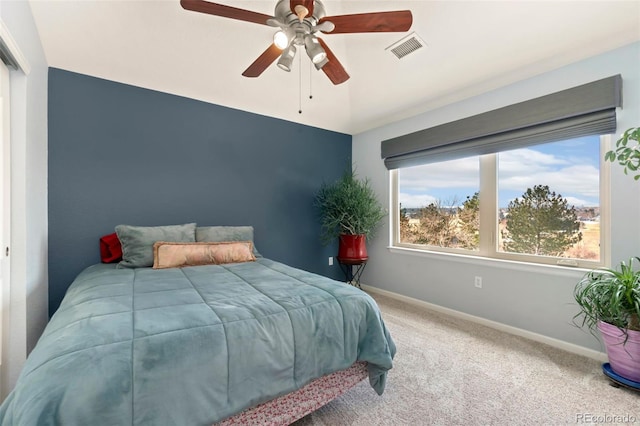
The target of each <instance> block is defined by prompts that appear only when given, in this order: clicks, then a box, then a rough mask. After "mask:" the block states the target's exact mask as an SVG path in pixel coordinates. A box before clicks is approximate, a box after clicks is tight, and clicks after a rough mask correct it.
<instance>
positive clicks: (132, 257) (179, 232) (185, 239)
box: [116, 223, 196, 268]
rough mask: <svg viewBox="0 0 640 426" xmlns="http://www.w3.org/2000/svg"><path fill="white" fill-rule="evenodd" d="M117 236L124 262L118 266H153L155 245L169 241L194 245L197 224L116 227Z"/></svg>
mask: <svg viewBox="0 0 640 426" xmlns="http://www.w3.org/2000/svg"><path fill="white" fill-rule="evenodd" d="M116 234H118V239H119V240H120V244H121V245H122V260H121V261H120V263H119V264H118V265H119V266H124V267H126V268H141V267H147V266H153V243H155V242H156V241H168V242H176V243H193V242H195V240H196V224H195V223H187V224H185V225H169V226H131V225H118V226H116Z"/></svg>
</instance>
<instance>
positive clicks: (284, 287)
mask: <svg viewBox="0 0 640 426" xmlns="http://www.w3.org/2000/svg"><path fill="white" fill-rule="evenodd" d="M194 240H195V237H194ZM249 243H250V242H249ZM188 244H190V245H191V248H193V247H194V246H196V247H199V246H198V245H197V243H192V242H189V243H188ZM248 247H249V248H251V247H252V246H251V245H250V244H249V245H248ZM124 248H125V247H124V245H123V249H124ZM124 251H125V252H126V250H124ZM125 257H126V254H125ZM156 260H157V259H156ZM154 261H155V260H154ZM394 354H395V345H394V343H393V340H392V338H391V336H390V335H389V333H388V331H387V329H386V327H385V325H384V322H383V320H382V317H381V314H380V311H379V310H378V307H377V305H376V303H375V301H374V300H373V299H372V298H371V297H369V296H368V295H367V294H366V293H364V292H363V291H361V290H359V289H357V288H354V287H352V286H349V285H346V284H345V283H341V282H337V281H334V280H331V279H329V278H326V277H323V276H320V275H316V274H312V273H309V272H306V271H303V270H300V269H296V268H293V267H290V266H287V265H285V264H282V263H279V262H276V261H274V260H271V259H267V258H264V257H261V256H254V257H253V259H252V260H249V261H242V262H228V263H223V264H202V265H196V266H180V267H165V268H162V269H157V268H154V267H149V266H146V267H126V268H123V267H122V266H121V265H120V264H96V265H92V266H90V267H88V268H86V269H85V270H84V271H82V272H81V273H80V274H79V275H78V277H77V278H76V279H75V280H74V282H73V283H72V284H71V286H70V287H69V289H68V290H67V293H66V295H65V297H64V299H63V301H62V303H61V305H60V308H59V309H58V310H57V311H56V313H55V314H54V315H53V317H52V318H51V321H50V322H49V324H48V325H47V327H46V329H45V331H44V333H43V335H42V337H41V338H40V340H39V342H38V344H37V345H36V347H35V348H34V350H33V351H32V353H31V354H30V355H29V357H28V359H27V361H26V364H25V366H24V369H23V371H22V372H21V375H20V377H19V379H18V382H17V384H16V387H15V389H14V390H13V391H12V392H11V393H10V395H9V396H8V397H7V399H6V400H5V401H4V403H3V404H2V406H1V407H0V424H2V425H7V426H8V425H21V426H22V425H25V426H26V425H47V424H64V425H86V424H92V425H99V424H114V425H125V424H131V425H165V424H167V425H169V424H170V425H211V424H214V423H217V422H226V423H225V424H239V423H237V420H238V419H239V418H240V419H242V418H243V417H239V416H243V415H244V416H245V417H244V418H245V419H246V418H247V417H246V416H247V415H256V410H258V411H257V412H258V415H261V416H263V417H264V416H265V410H264V409H263V410H262V411H260V408H261V407H265V406H266V407H267V411H266V413H270V411H269V410H272V409H273V407H274V406H278V405H281V403H282V401H283V400H285V401H286V400H287V397H289V396H291V395H298V396H299V395H300V392H303V393H304V391H305V389H309V388H310V387H311V388H313V386H314V385H315V386H318V384H320V385H319V386H320V387H321V388H322V386H323V380H324V381H325V382H327V381H329V382H331V381H332V380H333V386H334V388H336V380H337V381H338V383H337V384H338V386H337V391H336V392H334V394H339V393H340V392H342V391H344V389H343V387H341V386H340V385H341V384H342V382H344V383H347V382H348V381H349V380H354V379H353V378H354V377H356V378H357V377H358V374H361V373H362V371H366V374H367V375H368V378H369V383H370V385H371V387H372V388H373V389H374V390H375V391H376V392H377V393H378V394H382V392H383V391H384V387H385V383H386V375H387V371H388V370H389V369H391V367H392V359H393V356H394ZM341 374H342V376H341ZM336 378H337V379H336ZM361 378H362V376H360V379H361ZM358 380H359V379H358ZM296 392H297V393H296ZM331 395H333V394H331ZM325 397H326V395H325ZM289 400H290V399H289ZM273 401H278V403H277V404H275V405H273ZM294 401H295V399H294ZM270 402H271V403H272V405H271V406H269V405H268V404H269V403H270ZM308 408H310V409H315V408H317V407H315V406H314V405H313V404H311V405H308ZM251 410H253V411H251ZM307 411H309V410H307ZM248 413H249V414H248ZM278 415H279V416H280V417H279V419H280V420H279V422H280V424H287V423H290V422H291V421H294V420H296V418H297V417H295V416H293V417H292V416H290V417H286V416H285V417H282V413H279V414H277V413H276V414H273V416H275V417H277V416H278ZM266 417H269V414H267V415H266ZM283 419H284V420H283ZM263 420H264V419H263ZM267 420H268V419H266V420H265V421H261V422H262V423H263V424H270V423H269V422H268V421H267ZM277 423H278V422H275V423H273V424H277Z"/></svg>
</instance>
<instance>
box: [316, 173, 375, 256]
mask: <svg viewBox="0 0 640 426" xmlns="http://www.w3.org/2000/svg"><path fill="white" fill-rule="evenodd" d="M315 205H316V206H317V207H318V209H319V212H320V223H321V226H322V232H321V240H322V242H323V243H324V244H328V243H330V242H331V241H335V239H336V238H338V239H339V248H338V259H339V260H340V261H344V263H349V262H351V263H357V262H362V261H366V260H367V259H368V254H367V248H366V239H368V238H371V237H372V236H373V235H374V233H375V230H376V228H377V227H378V225H379V224H380V221H381V220H382V218H383V217H384V216H385V215H386V213H385V210H384V209H383V208H382V205H381V204H380V203H379V202H378V199H377V198H376V194H375V192H374V191H373V189H372V188H371V186H370V184H369V180H368V179H357V178H356V175H355V172H354V171H352V170H350V169H349V170H347V171H345V173H344V174H343V175H342V177H341V178H340V179H338V180H337V181H336V182H334V183H332V184H327V183H324V184H322V186H321V187H320V190H319V191H318V192H317V194H316V197H315Z"/></svg>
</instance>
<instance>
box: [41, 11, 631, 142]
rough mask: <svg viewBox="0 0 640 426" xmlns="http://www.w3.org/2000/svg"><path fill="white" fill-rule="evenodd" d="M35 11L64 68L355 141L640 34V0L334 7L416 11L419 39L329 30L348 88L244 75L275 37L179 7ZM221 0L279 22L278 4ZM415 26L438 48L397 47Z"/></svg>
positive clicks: (274, 72)
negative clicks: (399, 50)
mask: <svg viewBox="0 0 640 426" xmlns="http://www.w3.org/2000/svg"><path fill="white" fill-rule="evenodd" d="M29 3H30V4H31V8H32V10H33V15H34V17H35V21H36V25H37V27H38V31H39V32H40V36H41V38H42V44H43V47H44V50H45V54H46V57H47V61H48V63H49V66H51V67H56V68H61V69H65V70H70V71H74V72H79V73H83V74H88V75H92V76H96V77H101V78H105V79H109V80H114V81H118V82H122V83H127V84H132V85H135V86H140V87H144V88H149V89H154V90H158V91H162V92H167V93H172V94H176V95H181V96H186V97H189V98H194V99H198V100H202V101H206V102H210V103H214V104H218V105H224V106H227V107H231V108H237V109H241V110H245V111H250V112H254V113H258V114H262V115H267V116H271V117H277V118H281V119H284V120H289V121H294V122H298V123H302V124H306V125H311V126H315V127H320V128H324V129H329V130H335V131H339V132H344V133H348V134H357V133H360V132H362V131H365V130H368V129H372V128H375V127H378V126H380V125H383V124H386V123H389V122H392V121H396V120H398V119H401V118H406V117H409V116H412V115H415V114H417V113H419V112H423V111H427V110H429V109H432V108H435V107H438V106H442V105H444V104H447V103H451V102H454V101H458V100H461V99H464V98H467V97H470V96H474V95H477V94H480V93H482V92H485V91H488V90H491V89H494V88H497V87H501V86H505V85H507V84H510V83H513V82H515V81H519V80H522V79H525V78H528V77H531V76H534V75H537V74H540V73H543V72H546V71H549V70H551V69H555V68H559V67H561V66H563V65H566V64H569V63H572V62H575V61H578V60H580V59H583V58H586V57H589V56H593V55H596V54H598V53H601V52H604V51H607V50H611V49H613V48H616V47H620V46H623V45H626V44H628V43H631V42H634V41H636V40H640V0H634V1H516V0H511V1H373V0H368V1H365V0H350V1H346V0H342V1H340V0H326V1H325V2H324V4H325V8H326V10H327V15H328V16H332V15H342V14H350V13H365V12H374V11H386V10H401V9H409V10H411V11H412V13H413V26H412V28H411V30H410V31H409V32H408V33H371V34H334V35H331V34H327V35H322V37H323V39H324V40H325V41H326V42H327V44H328V45H329V46H330V48H331V50H332V51H333V52H334V53H335V55H336V56H337V57H338V59H339V60H340V62H341V63H342V65H343V66H344V67H345V69H346V70H347V72H348V73H349V74H350V76H351V78H350V79H349V80H348V81H347V82H346V83H344V84H341V85H338V86H334V85H332V84H331V83H330V82H329V80H328V79H327V78H326V76H325V75H324V73H322V72H321V71H320V72H318V71H316V70H315V69H313V71H312V70H311V69H310V64H309V60H308V58H307V57H306V55H304V54H303V55H300V53H301V51H299V52H298V56H300V57H301V58H302V61H301V63H299V62H298V58H296V60H295V61H294V64H295V66H294V69H293V70H292V72H291V73H287V72H284V71H282V70H280V69H279V68H278V67H276V66H275V64H273V65H272V66H270V67H269V68H268V69H267V70H266V71H265V72H264V73H263V74H262V75H261V76H260V77H258V78H254V79H251V78H246V77H242V76H241V73H242V72H243V71H244V70H245V69H246V68H247V67H248V66H249V64H251V63H252V62H253V61H254V59H255V58H256V57H257V56H258V55H260V54H261V53H262V52H263V51H264V50H265V49H266V48H267V47H268V46H269V45H270V44H271V42H272V36H273V33H274V32H275V30H274V29H273V28H271V27H268V26H265V25H258V24H253V23H249V22H243V21H238V20H232V19H226V18H220V17H217V16H211V15H205V14H201V13H196V12H191V11H186V10H184V9H182V8H181V7H180V4H179V0H172V1H168V0H142V1H132V0H126V1H124V0H119V1H115V0H100V1H95V0H65V1H59V0H29ZM218 3H222V4H226V5H230V6H234V7H238V8H244V9H249V10H252V11H256V12H260V13H264V14H268V15H273V8H274V6H275V3H276V0H262V1H229V0H227V1H219V2H218ZM411 32H415V33H416V35H418V36H419V37H420V38H421V39H422V40H424V42H425V43H426V44H427V46H426V47H425V48H422V49H419V50H417V51H416V52H414V53H412V54H410V55H408V56H406V57H405V58H404V59H401V60H399V59H397V58H396V57H395V56H394V55H393V54H392V53H390V52H389V51H387V50H385V49H386V48H387V47H389V46H390V45H391V44H393V43H395V42H396V41H398V40H400V39H401V38H403V37H404V36H405V35H406V34H409V33H411ZM302 53H304V52H302ZM309 93H311V94H312V95H313V99H309ZM299 104H301V105H302V114H299V113H298V109H299Z"/></svg>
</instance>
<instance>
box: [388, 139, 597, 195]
mask: <svg viewBox="0 0 640 426" xmlns="http://www.w3.org/2000/svg"><path fill="white" fill-rule="evenodd" d="M574 142H575V141H574ZM573 145H574V146H573V147H572V146H571V144H568V143H566V142H565V143H561V144H554V145H543V146H541V147H544V150H545V151H546V152H542V148H538V149H536V148H535V147H532V148H524V149H518V150H513V151H505V152H501V153H500V154H499V160H498V161H499V173H498V179H499V189H500V191H501V192H502V191H508V192H509V191H510V192H515V193H517V194H522V193H524V192H525V191H526V190H527V188H532V187H533V186H535V185H548V186H549V188H550V189H551V190H552V191H555V192H556V193H558V194H561V195H562V196H563V197H565V198H567V199H568V200H570V202H571V203H572V204H574V205H577V206H581V205H593V204H594V201H593V200H597V199H598V198H599V194H600V185H599V182H600V171H599V159H598V158H595V159H594V158H593V157H594V154H591V155H589V154H588V153H587V152H586V150H585V149H582V148H580V146H579V144H577V142H576V143H573ZM569 148H573V149H569ZM596 152H597V150H596ZM597 155H599V154H597ZM398 176H399V182H400V189H401V190H402V192H403V193H405V197H407V198H406V201H407V204H405V203H403V206H405V205H406V206H407V207H408V206H409V202H411V201H416V200H421V199H431V200H433V199H436V198H442V190H443V189H450V190H451V191H450V192H451V194H452V196H453V195H454V194H455V193H456V190H457V189H460V188H463V189H465V190H466V189H468V188H477V187H478V185H479V180H480V175H479V160H478V158H477V157H469V158H464V159H460V160H454V161H447V162H442V163H435V164H429V165H425V166H419V167H411V168H407V169H401V170H400V171H399V175H398ZM589 199H591V200H592V201H590V202H589V201H588V200H589ZM427 204H428V203H427Z"/></svg>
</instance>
